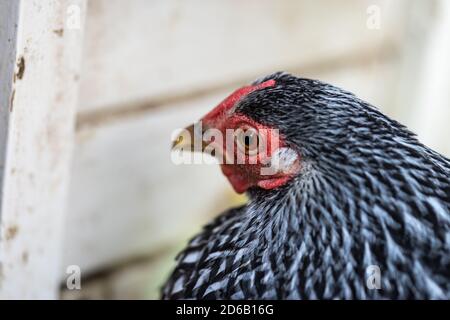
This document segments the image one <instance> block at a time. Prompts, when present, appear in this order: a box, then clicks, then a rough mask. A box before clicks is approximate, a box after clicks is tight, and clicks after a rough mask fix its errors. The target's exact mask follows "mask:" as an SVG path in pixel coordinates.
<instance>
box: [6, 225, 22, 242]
mask: <svg viewBox="0 0 450 320" xmlns="http://www.w3.org/2000/svg"><path fill="white" fill-rule="evenodd" d="M17 232H19V227H18V226H16V225H13V226H10V227H8V228H6V230H5V240H6V241H9V240H12V239H14V238H15V236H16V235H17Z"/></svg>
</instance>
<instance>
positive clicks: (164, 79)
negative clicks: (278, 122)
mask: <svg viewBox="0 0 450 320" xmlns="http://www.w3.org/2000/svg"><path fill="white" fill-rule="evenodd" d="M401 3H402V1H395V3H394V2H392V1H380V0H376V1H371V2H370V3H367V2H365V1H360V0H351V1H344V2H334V1H331V2H330V1H324V0H318V1H297V0H283V1H267V0H250V1H241V2H239V3H238V2H236V1H200V0H195V1H189V2H184V1H152V2H149V1H147V0H131V1H128V2H127V5H126V6H124V5H123V1H122V0H95V1H90V2H89V8H88V17H87V34H86V38H85V44H84V51H83V72H82V77H81V91H80V104H79V111H80V112H90V111H92V110H98V109H104V108H111V107H116V106H117V105H119V106H122V105H123V106H124V107H125V108H126V106H127V105H132V102H134V101H142V100H144V101H146V100H149V99H150V100H152V99H154V98H155V97H156V98H160V97H171V96H173V95H178V94H180V92H190V91H193V90H197V89H199V88H204V87H205V86H217V85H223V84H228V83H236V82H239V81H248V80H249V79H253V78H254V77H257V76H261V75H264V74H266V73H271V72H274V71H279V70H285V69H287V68H292V67H296V68H297V69H299V68H302V67H308V66H310V65H311V64H313V65H317V64H319V63H320V62H321V61H328V60H330V59H332V58H333V57H344V58H345V57H346V56H350V57H353V56H354V54H355V52H374V53H376V52H378V51H382V50H380V48H382V47H383V44H384V43H385V42H389V41H391V40H393V39H395V38H396V36H397V35H398V34H399V33H401V31H402V22H403V16H404V15H403V14H402V12H403V11H401V10H402V8H403V7H402V6H401ZM373 5H375V6H378V7H379V8H380V10H381V15H380V18H381V22H380V23H381V28H380V29H375V30H374V29H370V28H368V27H367V20H368V18H369V17H370V15H369V14H368V12H367V9H368V8H369V7H370V6H373ZM324 9H325V10H324ZM124 39H125V41H124Z"/></svg>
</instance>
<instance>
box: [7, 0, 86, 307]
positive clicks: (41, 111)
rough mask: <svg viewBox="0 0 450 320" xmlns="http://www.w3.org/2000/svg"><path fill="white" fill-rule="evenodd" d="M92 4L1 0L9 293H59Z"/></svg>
mask: <svg viewBox="0 0 450 320" xmlns="http://www.w3.org/2000/svg"><path fill="white" fill-rule="evenodd" d="M85 6H86V4H85V0H39V1H37V0H35V1H34V0H2V1H0V43H1V47H0V107H1V108H0V179H1V180H0V226H1V229H0V234H1V237H0V298H2V299H22V298H25V299H30V298H38V299H41V298H57V294H58V288H59V280H60V277H59V275H60V274H61V272H60V269H61V267H63V266H60V255H61V236H62V227H63V216H64V206H65V202H66V201H65V198H66V191H67V185H68V177H69V160H70V155H71V150H72V145H73V133H74V122H75V108H76V101H77V99H76V98H77V83H78V79H79V65H80V63H79V57H80V51H81V50H80V49H81V39H82V29H83V28H82V27H83V24H82V22H83V21H84V11H85ZM77 8H78V9H77ZM70 14H75V15H78V16H77V17H71V16H70ZM70 18H73V19H74V20H73V21H72V24H71V25H69V24H68V19H70ZM77 19H78V21H79V23H77Z"/></svg>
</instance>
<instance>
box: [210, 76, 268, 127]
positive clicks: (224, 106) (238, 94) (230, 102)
mask: <svg viewBox="0 0 450 320" xmlns="http://www.w3.org/2000/svg"><path fill="white" fill-rule="evenodd" d="M274 85H275V80H267V81H265V82H263V83H260V84H256V85H254V86H245V87H242V88H239V89H237V90H236V91H234V92H233V93H232V94H230V95H229V96H228V97H226V98H225V100H223V101H222V102H221V103H219V105H218V106H217V107H215V108H214V109H213V110H211V111H210V112H209V113H208V114H207V115H206V116H204V117H203V120H207V119H213V118H216V117H217V116H218V115H220V114H223V113H225V112H226V111H228V110H230V109H231V108H233V106H234V105H235V104H236V102H238V101H239V100H240V99H242V98H243V97H245V96H246V95H248V94H250V93H252V92H253V91H256V90H260V89H264V88H267V87H273V86H274Z"/></svg>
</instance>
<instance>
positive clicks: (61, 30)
mask: <svg viewBox="0 0 450 320" xmlns="http://www.w3.org/2000/svg"><path fill="white" fill-rule="evenodd" d="M53 33H54V34H56V35H57V36H58V37H62V36H63V35H64V29H63V28H60V29H55V30H53Z"/></svg>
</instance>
